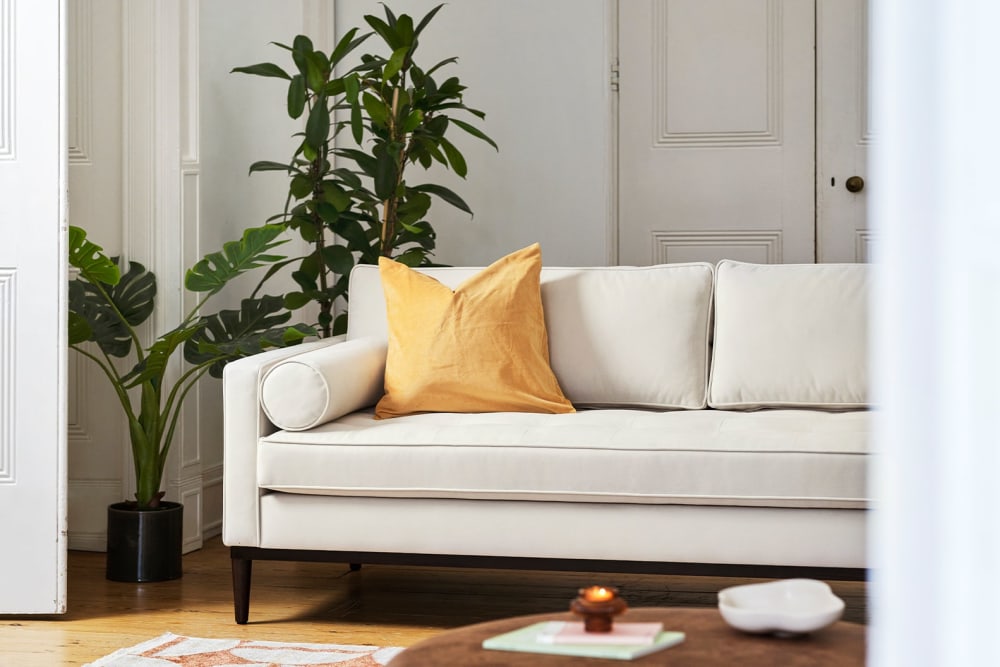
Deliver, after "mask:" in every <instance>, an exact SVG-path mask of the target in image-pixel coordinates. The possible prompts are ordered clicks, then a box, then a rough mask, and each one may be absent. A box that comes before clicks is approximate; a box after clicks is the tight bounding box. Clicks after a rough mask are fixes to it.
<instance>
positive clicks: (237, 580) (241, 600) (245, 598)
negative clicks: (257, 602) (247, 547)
mask: <svg viewBox="0 0 1000 667" xmlns="http://www.w3.org/2000/svg"><path fill="white" fill-rule="evenodd" d="M232 561H233V611H234V612H235V613H236V622H237V623H239V624H240V625H246V623H247V620H248V619H249V618H250V575H251V573H252V572H253V561H252V560H250V559H249V558H236V557H234V558H233V559H232Z"/></svg>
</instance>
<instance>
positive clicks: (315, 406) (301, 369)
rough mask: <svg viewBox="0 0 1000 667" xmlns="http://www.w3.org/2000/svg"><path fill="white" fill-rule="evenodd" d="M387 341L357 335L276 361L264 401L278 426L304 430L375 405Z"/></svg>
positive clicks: (263, 389) (266, 382)
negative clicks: (354, 338)
mask: <svg viewBox="0 0 1000 667" xmlns="http://www.w3.org/2000/svg"><path fill="white" fill-rule="evenodd" d="M385 357H386V342H385V341H384V340H378V339H376V338H358V339H356V340H349V341H345V342H343V343H337V344H335V345H331V346H329V347H324V348H321V349H319V350H313V351H311V352H304V353H303V354H300V355H298V356H295V357H292V358H291V359H286V360H285V361H282V362H280V363H277V364H275V365H274V366H273V367H272V368H271V369H270V370H269V371H268V372H267V373H266V374H265V375H264V378H263V379H262V380H261V387H260V402H261V407H263V408H264V413H265V414H266V415H267V418H268V419H270V420H271V423H273V424H274V425H275V426H277V427H278V428H280V429H283V430H285V431H305V430H307V429H310V428H313V427H315V426H319V425H320V424H325V423H326V422H328V421H331V420H334V419H336V418H338V417H342V416H344V415H346V414H348V413H349V412H354V411H355V410H360V409H361V408H364V407H367V406H369V405H373V404H374V403H375V402H376V401H377V400H378V399H379V398H380V397H381V396H382V394H383V391H384V385H385Z"/></svg>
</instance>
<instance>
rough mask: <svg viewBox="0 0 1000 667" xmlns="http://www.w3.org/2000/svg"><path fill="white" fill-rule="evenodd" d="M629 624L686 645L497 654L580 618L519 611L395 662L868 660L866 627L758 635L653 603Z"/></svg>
mask: <svg viewBox="0 0 1000 667" xmlns="http://www.w3.org/2000/svg"><path fill="white" fill-rule="evenodd" d="M618 618H619V619H621V620H623V621H661V622H662V623H663V628H664V630H679V631H681V632H684V633H686V634H687V638H686V639H685V640H684V642H683V643H682V644H679V645H677V646H674V647H672V648H668V649H665V650H663V651H659V652H657V653H652V654H650V655H647V656H644V657H642V658H636V659H635V660H633V661H621V660H607V659H604V658H571V657H566V656H559V655H543V654H539V653H514V652H509V651H491V650H486V649H484V648H483V647H482V644H483V640H484V639H487V638H488V637H493V636H494V635H499V634H502V633H504V632H510V631H511V630H517V629H518V628H523V627H525V626H526V625H531V624H532V623H539V622H541V621H569V620H579V617H574V616H573V615H572V614H570V613H568V612H567V613H565V614H536V615H534V616H518V617H516V618H507V619H503V620H501V621H490V622H489V623H479V624H477V625H469V626H466V627H464V628H458V629H456V630H450V631H448V632H444V633H442V634H440V635H437V636H435V637H431V638H430V639H425V640H424V641H422V642H420V643H418V644H414V645H413V646H411V647H409V648H408V649H406V650H405V651H403V652H402V653H400V654H399V655H397V656H396V657H395V658H394V659H393V660H392V661H391V663H390V667H414V665H421V666H424V667H428V666H440V665H456V666H459V665H461V666H465V665H469V666H473V667H476V666H478V667H486V666H490V667H518V666H519V665H525V666H527V665H532V666H538V667H545V666H546V665H552V666H558V665H562V666H568V665H581V666H582V665H586V666H587V667H591V666H593V667H600V666H602V665H604V666H610V665H617V666H618V667H622V665H626V664H635V665H671V666H672V667H702V666H705V667H708V666H709V665H711V667H719V666H720V665H724V666H727V665H739V666H740V667H763V666H765V665H766V666H767V667H779V666H780V667H863V665H864V664H865V627H864V626H862V625H856V624H854V623H844V622H838V623H834V624H833V625H831V626H830V627H828V628H825V629H823V630H820V631H819V632H816V633H815V634H812V635H806V636H803V637H793V638H778V637H773V636H771V635H750V634H745V633H743V632H739V631H738V630H734V629H732V628H730V627H729V626H728V625H726V622H725V621H724V620H722V617H721V616H720V615H719V612H718V611H717V610H715V609H681V608H671V607H646V608H637V609H630V610H629V611H627V612H626V613H625V614H624V615H623V616H619V617H618Z"/></svg>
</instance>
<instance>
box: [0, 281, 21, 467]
mask: <svg viewBox="0 0 1000 667" xmlns="http://www.w3.org/2000/svg"><path fill="white" fill-rule="evenodd" d="M16 278H17V270H16V269H12V268H9V269H5V268H0V484H13V483H15V482H16V481H17V475H16V474H15V472H16V471H15V465H14V464H15V460H14V458H15V457H14V451H15V448H14V442H15V434H16V426H17V409H16V405H15V403H14V399H15V396H16V391H15V387H16V384H15V380H16V379H17V350H16V349H15V346H16V341H17V331H16V330H15V329H14V322H15V319H14V314H15V313H16V312H17V309H16V306H17V304H16V301H17V282H16Z"/></svg>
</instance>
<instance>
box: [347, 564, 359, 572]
mask: <svg viewBox="0 0 1000 667" xmlns="http://www.w3.org/2000/svg"><path fill="white" fill-rule="evenodd" d="M350 568H351V572H357V571H358V570H360V569H361V563H351V564H350Z"/></svg>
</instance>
